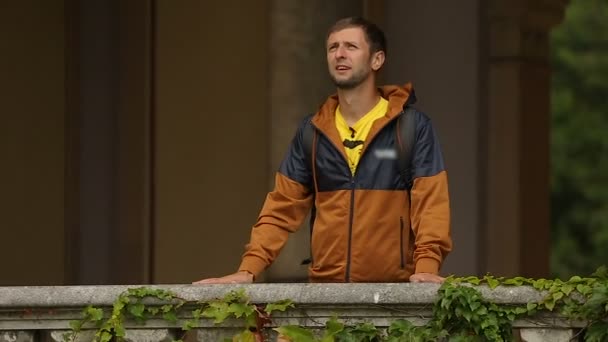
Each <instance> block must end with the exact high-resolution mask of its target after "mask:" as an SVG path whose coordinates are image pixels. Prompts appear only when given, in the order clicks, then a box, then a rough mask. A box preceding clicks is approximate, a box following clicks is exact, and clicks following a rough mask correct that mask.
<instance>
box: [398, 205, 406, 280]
mask: <svg viewBox="0 0 608 342" xmlns="http://www.w3.org/2000/svg"><path fill="white" fill-rule="evenodd" d="M403 229H404V227H403V216H400V217H399V253H400V257H401V269H404V268H405V253H404V251H403V234H404V231H403Z"/></svg>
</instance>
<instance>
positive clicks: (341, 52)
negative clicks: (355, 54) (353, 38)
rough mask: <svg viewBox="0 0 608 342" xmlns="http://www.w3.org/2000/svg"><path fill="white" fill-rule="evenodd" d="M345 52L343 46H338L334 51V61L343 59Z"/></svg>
mask: <svg viewBox="0 0 608 342" xmlns="http://www.w3.org/2000/svg"><path fill="white" fill-rule="evenodd" d="M345 52H346V50H345V49H344V47H343V46H338V48H337V49H336V55H335V56H336V59H341V58H344V57H345Z"/></svg>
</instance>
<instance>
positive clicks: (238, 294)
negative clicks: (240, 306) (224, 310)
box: [222, 288, 249, 303]
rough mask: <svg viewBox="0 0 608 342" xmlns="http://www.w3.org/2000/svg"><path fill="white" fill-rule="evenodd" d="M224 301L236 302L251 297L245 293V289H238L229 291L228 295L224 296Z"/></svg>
mask: <svg viewBox="0 0 608 342" xmlns="http://www.w3.org/2000/svg"><path fill="white" fill-rule="evenodd" d="M222 301H223V302H226V303H236V302H248V301H249V299H248V298H247V295H246V294H245V289H242V288H241V289H238V290H233V291H230V292H228V294H227V295H226V296H224V298H223V300H222Z"/></svg>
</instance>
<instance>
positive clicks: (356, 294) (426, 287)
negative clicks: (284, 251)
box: [0, 283, 543, 308]
mask: <svg viewBox="0 0 608 342" xmlns="http://www.w3.org/2000/svg"><path fill="white" fill-rule="evenodd" d="M142 286H145V287H149V288H160V289H165V290H171V291H173V292H174V293H176V294H177V295H178V296H179V297H181V298H183V299H185V300H200V301H210V300H213V299H218V298H222V297H223V296H224V295H225V294H226V293H228V292H229V291H230V290H236V289H241V288H243V289H244V290H245V292H246V294H247V296H248V297H249V298H250V299H251V301H252V302H253V303H271V302H276V301H279V300H282V299H290V300H292V301H293V302H294V304H331V305H349V304H350V305H352V304H357V305H366V304H384V305H422V304H429V303H433V302H434V301H435V299H436V298H437V290H438V289H439V285H437V284H420V283H401V284H394V283H373V284H372V283H366V284H361V283H359V284H354V283H349V284H303V283H302V284H300V283H299V284H238V285H102V286H20V287H0V308H23V307H84V306H87V305H94V306H111V305H112V303H113V302H114V301H115V300H116V298H117V297H118V296H119V295H120V294H121V293H122V292H124V291H126V290H127V289H129V288H137V287H142ZM478 289H479V290H480V291H481V293H482V295H483V296H484V298H486V299H487V300H489V301H492V302H496V303H503V304H525V303H529V302H538V301H540V300H541V299H542V297H543V295H542V294H541V293H540V292H538V291H537V290H535V289H534V288H532V287H527V286H519V287H498V288H496V289H494V290H491V289H489V288H487V287H485V286H479V287H478Z"/></svg>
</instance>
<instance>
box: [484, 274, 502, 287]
mask: <svg viewBox="0 0 608 342" xmlns="http://www.w3.org/2000/svg"><path fill="white" fill-rule="evenodd" d="M483 279H484V280H485V281H486V283H488V286H489V287H490V289H492V290H494V289H495V288H497V287H498V285H500V281H498V280H497V279H496V278H494V277H491V276H485V277H483Z"/></svg>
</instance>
